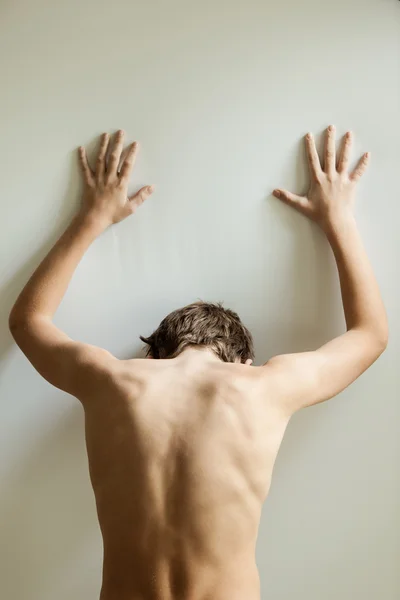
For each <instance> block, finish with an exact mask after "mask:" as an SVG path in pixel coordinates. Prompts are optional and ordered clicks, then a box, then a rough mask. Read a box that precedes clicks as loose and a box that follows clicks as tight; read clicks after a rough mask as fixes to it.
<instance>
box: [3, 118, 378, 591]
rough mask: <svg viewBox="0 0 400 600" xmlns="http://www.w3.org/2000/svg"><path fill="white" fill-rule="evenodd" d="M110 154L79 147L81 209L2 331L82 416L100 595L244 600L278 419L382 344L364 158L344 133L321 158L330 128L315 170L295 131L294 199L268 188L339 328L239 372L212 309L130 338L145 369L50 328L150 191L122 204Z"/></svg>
mask: <svg viewBox="0 0 400 600" xmlns="http://www.w3.org/2000/svg"><path fill="white" fill-rule="evenodd" d="M109 145H110V140H109V136H108V135H107V134H104V135H103V136H102V138H101V145H100V150H99V154H98V158H97V162H96V166H95V169H92V168H90V166H89V165H88V162H87V159H86V153H85V150H84V149H83V148H80V149H79V154H80V160H81V166H82V171H83V176H84V180H85V192H84V198H83V206H82V209H81V211H80V212H79V214H78V215H77V216H76V217H75V218H74V219H73V221H72V223H71V224H70V225H69V227H68V228H67V230H66V231H65V233H64V234H63V235H62V236H61V238H60V239H59V241H58V242H57V243H56V244H55V246H54V247H53V249H52V250H51V251H50V253H49V254H48V255H47V257H46V258H45V259H44V260H43V262H42V263H41V265H40V266H39V267H38V269H37V270H36V272H35V273H34V275H33V276H32V277H31V279H30V281H29V282H28V284H27V285H26V287H25V288H24V290H23V291H22V293H21V295H20V296H19V298H18V300H17V302H16V304H15V306H14V308H13V310H12V312H11V315H10V329H11V332H12V334H13V336H14V338H15V341H16V342H17V344H18V345H19V347H20V348H21V350H22V351H23V352H24V353H25V355H26V356H27V358H28V359H29V360H30V361H31V363H32V365H33V366H34V367H35V369H37V371H38V372H39V373H40V374H41V375H42V376H43V377H44V378H45V379H47V381H49V382H50V383H51V384H53V385H54V386H56V387H58V388H60V389H62V390H65V391H66V392H68V393H70V394H72V395H73V396H76V397H77V398H78V399H79V400H80V401H81V403H82V405H83V407H84V412H85V424H86V443H87V451H88V457H89V469H90V476H91V481H92V484H93V489H94V493H95V497H96V504H97V512H98V517H99V522H100V527H101V532H102V536H103V542H104V563H103V584H102V590H101V596H100V598H101V600H256V599H259V598H260V590H259V577H258V572H257V568H256V563H255V546H256V538H257V530H258V525H259V519H260V513H261V508H262V504H263V502H264V500H265V498H266V496H267V493H268V490H269V487H270V482H271V474H272V469H273V465H274V461H275V458H276V455H277V452H278V449H279V446H280V443H281V440H282V437H283V434H284V431H285V428H286V426H287V424H288V421H289V419H290V417H291V415H293V413H294V412H295V411H297V410H299V409H300V408H302V407H305V406H310V405H312V404H316V403H318V402H322V401H323V400H327V399H328V398H332V396H335V395H336V394H338V393H339V392H341V391H342V390H343V389H344V388H346V387H347V386H348V385H349V384H350V383H352V382H353V381H354V380H355V379H356V378H357V377H359V376H360V375H361V374H362V373H363V372H364V371H365V370H366V369H367V368H368V367H369V366H370V365H371V364H372V363H373V362H374V361H375V360H376V359H377V358H378V356H379V355H380V354H381V353H382V352H383V350H384V349H385V348H386V345H387V338H388V328H387V320H386V313H385V309H384V306H383V303H382V299H381V296H380V293H379V289H378V285H377V283H376V280H375V277H374V275H373V272H372V268H371V265H370V263H369V261H368V258H367V256H366V253H365V251H364V248H363V245H362V242H361V239H360V235H359V232H358V230H357V225H356V223H355V220H354V217H353V213H352V204H353V200H354V195H355V188H356V183H357V181H358V179H359V178H360V177H361V175H362V173H363V172H364V170H365V167H366V165H367V161H368V154H365V155H364V156H363V157H362V158H361V160H360V161H359V163H358V165H357V167H356V168H355V170H354V171H350V172H349V170H348V168H349V155H350V146H351V134H350V133H347V134H346V136H345V138H344V140H343V143H342V146H341V150H340V153H339V154H338V157H337V159H336V152H335V132H334V128H333V127H332V126H331V127H329V128H328V130H327V132H326V143H325V153H324V154H325V155H324V160H323V166H321V163H320V160H319V158H318V154H317V151H316V148H315V143H314V139H313V137H312V135H311V134H308V135H307V136H306V146H307V154H308V159H309V165H310V172H311V187H310V190H309V193H308V195H307V196H297V195H295V194H292V193H290V192H287V191H284V190H275V191H274V195H275V196H276V197H277V198H280V199H281V200H283V201H285V202H287V203H288V204H289V205H290V206H293V207H294V208H296V209H297V210H298V211H300V212H301V213H303V214H304V215H305V216H307V217H308V218H310V219H312V220H313V221H314V222H315V223H317V225H319V227H321V229H322V230H323V231H324V233H325V234H326V237H327V240H328V242H329V244H330V245H331V248H332V250H333V253H334V256H335V259H336V263H337V268H338V271H339V276H340V284H341V292H342V300H343V308H344V314H345V318H346V324H347V331H346V333H344V334H343V335H340V336H339V337H337V338H336V339H334V340H332V341H330V342H329V343H327V344H325V345H323V346H322V347H321V348H319V349H317V350H315V351H314V352H304V353H299V354H287V355H281V356H276V357H274V358H271V359H270V360H268V362H266V363H265V364H264V365H263V366H257V367H254V366H251V362H252V358H253V346H252V339H251V335H250V334H249V332H248V331H247V329H246V328H245V327H244V326H243V325H242V324H241V322H240V320H239V317H238V316H237V315H236V314H235V313H233V312H232V311H228V310H225V309H224V308H222V307H221V306H219V305H215V304H208V303H201V302H197V303H195V304H192V305H189V306H187V307H185V308H183V309H180V310H177V311H175V312H174V313H172V314H171V315H169V316H167V317H166V318H165V319H164V321H163V322H162V323H161V325H160V327H159V328H158V329H157V330H156V331H155V332H154V334H153V335H151V336H150V337H149V338H147V339H144V341H146V342H147V343H148V351H149V358H153V359H157V360H147V359H134V360H117V359H116V358H115V357H114V356H112V355H111V354H110V353H109V352H107V351H106V350H103V349H101V348H96V347H94V346H90V345H88V344H85V343H82V342H76V341H73V340H71V339H70V338H69V337H68V336H67V335H66V334H65V333H63V332H62V331H60V330H59V329H58V328H57V327H56V326H55V325H54V324H53V322H52V319H53V316H54V313H55V312H56V310H57V307H58V306H59V304H60V302H61V299H62V297H63V296H64V294H65V291H66V289H67V286H68V284H69V282H70V280H71V277H72V275H73V273H74V271H75V269H76V267H77V265H78V263H79V261H80V259H81V258H82V256H83V254H84V253H85V251H86V250H87V249H88V247H89V246H90V244H91V243H92V242H93V241H94V240H95V239H96V237H97V236H98V235H100V234H101V233H102V232H103V231H104V230H105V229H107V227H108V226H110V225H112V224H114V223H118V222H119V221H122V220H123V219H125V218H126V217H128V216H129V215H131V214H132V213H134V212H135V210H136V208H137V207H138V206H139V205H140V204H141V203H142V202H143V201H144V200H145V199H146V198H147V197H148V196H149V195H150V194H151V192H152V187H151V186H150V187H145V188H142V189H141V190H140V191H139V192H138V193H137V194H135V195H134V196H133V197H131V198H128V197H127V188H128V181H129V176H130V173H131V171H132V168H133V164H134V161H135V156H136V153H137V144H136V143H134V144H132V145H131V146H130V147H129V149H128V152H127V155H126V158H125V159H124V160H122V159H121V153H122V149H123V132H122V131H119V132H118V133H117V134H116V136H115V139H114V141H113V143H112V144H111V148H110V154H109V158H108V159H107V158H106V157H107V155H108V148H109ZM120 163H122V164H121V165H120Z"/></svg>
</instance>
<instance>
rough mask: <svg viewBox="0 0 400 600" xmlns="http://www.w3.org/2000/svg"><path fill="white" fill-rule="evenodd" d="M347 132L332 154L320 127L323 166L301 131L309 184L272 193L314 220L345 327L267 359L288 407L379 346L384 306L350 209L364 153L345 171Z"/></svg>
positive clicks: (345, 377)
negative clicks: (334, 275) (303, 192)
mask: <svg viewBox="0 0 400 600" xmlns="http://www.w3.org/2000/svg"><path fill="white" fill-rule="evenodd" d="M351 142H352V134H351V133H347V134H346V136H345V138H344V140H343V143H342V147H341V151H340V154H339V156H338V159H337V160H336V156H335V154H336V152H335V130H334V127H333V126H330V127H329V128H328V130H327V132H326V143H325V157H324V161H323V167H322V166H321V163H320V161H319V158H318V154H317V150H316V148H315V143H314V139H313V136H312V135H311V134H308V135H307V136H306V145H307V154H308V159H309V165H310V174H311V186H310V190H309V193H308V195H307V196H297V195H295V194H292V193H290V192H288V191H285V190H280V189H279V190H278V189H277V190H274V195H275V196H276V197H277V198H279V199H281V200H283V201H284V202H286V203H287V204H289V205H290V206H293V208H295V209H297V210H298V211H299V212H301V213H302V214H304V215H305V216H307V217H308V218H310V219H312V220H313V221H315V222H316V223H317V224H318V225H319V226H320V227H321V228H322V230H323V231H324V232H325V234H326V237H327V240H328V242H329V244H330V246H331V248H332V251H333V254H334V257H335V260H336V264H337V268H338V272H339V279H340V286H341V294H342V301H343V309H344V314H345V319H346V325H347V331H346V333H344V334H343V335H341V336H339V337H337V338H335V339H333V340H332V341H330V342H328V343H327V344H325V345H324V346H322V347H321V348H319V349H318V350H316V351H314V352H304V353H299V354H286V355H281V356H276V357H274V358H272V359H271V360H269V361H268V362H267V363H266V365H265V367H264V368H265V369H266V371H267V372H268V373H269V374H273V375H274V377H273V379H274V381H276V384H277V390H278V396H279V397H280V399H281V401H282V403H283V405H286V406H287V409H288V411H289V412H293V411H296V410H298V409H299V408H302V407H305V406H310V405H312V404H316V403H318V402H322V401H323V400H327V399H329V398H332V397H333V396H335V395H336V394H338V393H339V392H341V391H342V390H343V389H344V388H346V387H347V386H348V385H349V384H351V383H352V382H353V381H354V380H355V379H357V377H359V376H360V375H361V374H362V373H363V372H364V371H365V370H366V369H368V367H370V366H371V365H372V363H373V362H375V360H376V359H377V358H378V357H379V356H380V354H381V353H382V352H383V351H384V350H385V348H386V346H387V340H388V326H387V318H386V312H385V308H384V305H383V302H382V298H381V295H380V292H379V288H378V284H377V282H376V279H375V277H374V274H373V271H372V267H371V264H370V262H369V260H368V257H367V254H366V252H365V249H364V247H363V244H362V241H361V237H360V234H359V231H358V228H357V225H356V222H355V219H354V215H353V210H352V207H353V202H354V196H355V189H356V184H357V181H358V180H359V179H360V177H361V175H362V174H363V173H364V171H365V168H366V166H367V162H368V159H369V154H368V153H366V154H364V155H363V156H362V158H361V159H360V161H359V162H358V165H357V166H356V168H355V169H354V170H353V171H352V172H349V171H348V166H349V154H350V148H351Z"/></svg>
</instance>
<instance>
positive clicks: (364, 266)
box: [325, 214, 388, 343]
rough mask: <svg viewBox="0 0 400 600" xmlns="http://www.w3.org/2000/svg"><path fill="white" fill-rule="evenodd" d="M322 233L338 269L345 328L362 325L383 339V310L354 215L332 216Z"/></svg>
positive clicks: (384, 316) (385, 328)
mask: <svg viewBox="0 0 400 600" xmlns="http://www.w3.org/2000/svg"><path fill="white" fill-rule="evenodd" d="M325 233H326V235H327V238H328V241H329V243H330V245H331V248H332V251H333V254H334V256H335V260H336V264H337V268H338V272H339V279H340V287H341V294H342V301H343V309H344V314H345V319H346V324H347V329H348V330H349V329H362V330H364V331H366V332H369V333H371V334H372V335H373V336H376V338H377V339H379V340H382V342H383V343H385V341H386V339H387V335H388V334H387V317H386V311H385V307H384V305H383V301H382V297H381V294H380V291H379V287H378V283H377V281H376V279H375V276H374V273H373V270H372V266H371V263H370V261H369V259H368V256H367V254H366V251H365V249H364V245H363V242H362V240H361V236H360V233H359V231H358V227H357V224H356V222H355V219H354V217H353V216H352V215H351V214H345V215H343V216H341V217H339V218H336V219H331V220H330V222H329V224H328V225H327V226H326V227H325Z"/></svg>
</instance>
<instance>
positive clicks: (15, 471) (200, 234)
mask: <svg viewBox="0 0 400 600" xmlns="http://www.w3.org/2000/svg"><path fill="white" fill-rule="evenodd" d="M0 73H1V94H0V118H1V133H0V159H1V161H0V165H1V177H0V202H1V216H2V218H1V237H0V266H1V281H0V360H1V363H0V370H1V373H0V374H1V384H0V394H1V412H0V457H1V458H0V487H1V495H0V540H1V541H0V543H1V550H0V597H1V598H2V599H3V598H4V600H25V599H26V600H54V599H55V598H57V600H67V599H70V598H74V599H75V600H96V599H97V598H98V593H99V588H100V577H101V559H102V549H101V538H100V533H99V528H98V525H97V520H96V513H95V504H94V500H93V496H92V491H91V488H90V484H89V480H88V468H87V460H86V455H85V448H84V437H83V411H82V409H81V407H80V405H79V404H78V402H77V401H76V400H74V399H73V398H72V397H70V396H68V395H66V394H63V393H61V392H59V391H57V390H56V389H53V388H52V387H51V386H50V385H48V384H47V383H46V382H45V381H44V380H42V379H41V378H40V377H39V375H37V374H36V372H35V371H34V370H33V368H32V367H31V366H30V365H29V363H28V362H27V360H26V359H25V358H24V357H23V355H22V354H21V352H20V351H19V350H18V349H17V348H16V346H15V345H14V344H13V342H12V339H11V336H10V334H9V332H8V328H7V317H8V313H9V310H10V308H11V306H12V303H13V302H14V300H15V298H16V296H17V294H18V292H19V291H20V290H21V288H22V286H23V284H24V283H25V282H26V280H27V278H28V276H29V274H30V273H31V272H32V270H33V268H34V267H35V266H36V265H37V264H38V262H39V261H40V259H41V258H42V257H43V256H44V254H45V252H46V250H47V249H48V248H49V245H50V244H51V243H52V242H54V240H55V239H56V236H57V235H58V234H59V233H60V232H61V230H62V228H63V227H65V226H66V224H67V223H68V220H69V219H70V218H71V216H72V215H73V214H74V211H75V210H76V207H77V206H78V202H79V193H80V179H79V174H78V169H77V160H76V147H77V146H78V145H80V144H88V145H89V149H91V151H92V152H93V150H94V148H95V145H96V143H97V136H98V135H99V134H100V133H101V132H102V131H114V130H116V129H118V128H123V129H125V130H126V132H127V136H128V138H129V140H133V139H137V140H139V141H140V142H141V147H142V149H141V154H140V158H139V160H138V163H137V167H136V171H135V176H134V179H133V182H132V190H134V189H137V188H138V187H139V186H141V185H144V184H147V183H155V184H156V185H157V192H156V193H155V194H154V196H153V197H152V198H151V200H149V201H148V202H147V203H146V204H145V205H144V206H143V207H141V209H140V211H139V212H138V213H137V214H136V215H135V216H134V217H133V218H131V219H129V220H128V221H125V222H124V223H122V224H120V225H118V226H116V227H114V228H113V229H111V230H109V231H107V232H106V233H105V234H104V235H102V236H101V238H99V239H98V240H97V241H96V242H95V243H94V245H93V246H92V247H91V248H90V250H89V252H88V253H87V255H86V256H85V257H84V259H83V260H82V263H81V264H80V266H79V268H78V269H77V272H76V274H75V276H74V278H73V281H72V283H71V286H70V288H69V291H68V293H67V295H66V297H65V299H64V301H63V302H62V305H61V307H60V309H59V311H58V313H57V316H56V322H57V324H58V325H59V326H60V327H62V328H64V329H65V330H66V331H67V333H68V334H70V335H71V336H72V337H75V338H77V339H81V340H84V341H86V342H89V343H93V344H98V345H102V346H104V347H105V348H107V349H108V350H110V351H111V352H113V353H115V354H116V355H117V356H120V357H128V356H133V355H136V354H137V353H138V352H139V351H140V348H141V344H140V342H139V340H138V335H139V334H144V335H146V334H148V333H150V332H151V331H152V329H153V328H154V327H155V326H157V325H158V323H159V321H160V319H161V318H162V317H163V316H164V315H165V314H167V313H168V312H169V311H170V310H172V309H174V308H177V307H179V306H182V305H184V304H186V303H188V302H190V301H193V300H195V299H197V298H202V299H206V300H213V301H224V303H225V305H226V306H228V307H231V308H233V309H235V310H237V311H238V312H239V314H240V315H241V316H242V318H243V320H244V322H245V323H246V324H247V325H248V326H249V328H250V329H251V330H252V332H253V334H254V337H255V343H256V350H257V361H256V362H257V363H258V364H259V363H261V362H263V361H266V360H267V359H268V358H269V357H270V356H271V355H273V354H275V353H279V352H285V351H299V350H304V349H310V348H314V347H317V346H318V345H319V344H321V343H322V342H324V341H326V340H327V339H328V338H329V336H332V335H336V334H339V333H341V332H342V331H343V328H344V321H343V316H342V310H341V305H340V295H339V288H338V280H337V275H336V271H335V266H334V262H333V259H332V255H331V252H330V249H329V248H328V245H327V242H326V240H325V239H324V237H323V235H322V234H321V233H320V232H319V231H318V230H317V229H316V227H315V226H314V225H312V224H310V223H309V222H307V221H306V220H305V219H304V218H302V217H301V216H299V215H297V214H295V213H294V212H291V211H290V209H288V208H287V207H285V206H283V205H281V204H279V203H278V201H277V200H275V199H273V198H272V197H271V190H272V189H273V188H274V187H275V186H282V187H287V188H289V189H292V190H293V191H297V190H298V191H304V190H305V186H306V183H307V171H306V166H305V160H304V150H303V142H302V138H303V135H304V134H305V133H306V132H307V131H308V130H312V131H314V132H315V133H316V134H317V135H318V136H320V134H321V132H322V130H323V129H324V128H325V127H326V126H327V125H328V124H329V123H335V124H336V126H337V128H338V132H339V133H340V134H342V133H344V132H345V131H346V130H347V129H349V128H351V129H352V130H353V131H354V133H355V136H356V144H355V149H354V158H356V157H357V156H358V155H360V154H361V152H363V151H366V150H368V151H370V152H371V153H372V163H371V167H370V169H369V171H368V173H367V174H366V175H365V177H364V179H363V181H362V184H361V185H360V189H359V196H358V204H357V217H358V222H359V226H360V229H361V232H362V235H363V237H364V240H365V244H366V247H367V250H368V252H369V255H370V257H371V261H372V263H373V266H374V268H375V271H376V274H377V278H378V280H379V283H380V285H381V289H382V293H383V296H384V299H385V303H386V306H387V310H388V313H389V319H390V344H389V348H388V350H387V352H386V353H385V354H384V355H383V356H382V357H381V358H380V359H379V361H378V362H377V363H376V364H375V365H374V366H373V367H372V368H371V369H370V370H369V371H368V372H367V373H366V374H365V375H364V376H362V377H361V378H360V379H359V380H358V381H357V382H356V383H355V384H354V385H352V386H351V387H350V388H349V389H348V390H346V391H345V392H344V393H342V394H341V395H340V396H339V397H338V398H336V399H334V400H331V401H330V402H328V403H325V404H323V405H320V406H318V407H315V408H312V409H308V410H305V411H303V412H300V413H299V414H297V415H296V416H295V417H294V418H293V420H292V422H291V424H290V426H289V428H288V431H287V435H286V438H285V440H284V443H283V446H282V449H281V452H280V455H279V458H278V461H277V465H276V469H275V473H274V480H273V486H272V491H271V495H270V497H269V499H268V500H267V503H266V506H265V510H264V514H263V519H262V523H261V528H260V533H259V540H258V554H257V560H258V564H259V568H260V574H261V584H262V599H263V600H287V599H289V598H296V600H321V599H322V598H323V599H324V600H337V599H338V598H340V599H341V600H354V599H356V598H357V599H358V598H362V599H363V600H377V599H378V598H379V600H395V599H398V598H399V596H400V575H399V558H400V543H399V540H400V535H399V533H400V531H399V529H400V527H399V526H400V515H399V501H400V471H399V467H398V464H399V458H400V441H399V440H400V436H399V420H400V404H399V400H400V398H399V396H400V394H399V366H398V355H399V350H400V342H399V334H400V318H399V304H400V285H399V269H398V263H399V250H400V243H399V233H398V230H399V220H400V204H399V172H400V116H399V111H400V3H399V2H398V1H397V0H335V1H333V0H330V1H327V0H302V1H301V2H300V1H298V0H287V1H286V2H278V1H275V2H272V1H265V0H264V1H263V0H247V1H246V2H245V1H241V0H230V1H227V0H226V1H223V0H214V1H213V2H211V1H210V0H203V2H194V1H188V0H186V1H184V0H170V1H169V2H167V1H166V0H165V1H161V0H158V1H157V0H147V1H146V2H144V1H143V2H138V1H137V0H133V1H128V0H125V1H124V0H114V1H113V2H107V3H106V2H95V1H94V0H85V1H84V2H83V1H81V0H68V2H67V1H64V2H61V1H59V0H58V1H57V0H56V1H54V0H52V1H50V0H36V1H31V0H30V1H28V0H13V1H12V2H11V0H3V2H2V3H1V4H0Z"/></svg>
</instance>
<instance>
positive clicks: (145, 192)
mask: <svg viewBox="0 0 400 600" xmlns="http://www.w3.org/2000/svg"><path fill="white" fill-rule="evenodd" d="M153 192H154V185H145V186H144V187H142V188H141V189H140V190H139V191H138V192H136V194H133V195H132V196H129V198H128V200H129V204H130V205H131V208H132V210H136V208H137V207H138V206H140V205H141V204H143V202H144V201H145V200H147V198H148V197H149V196H151V194H152V193H153Z"/></svg>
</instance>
